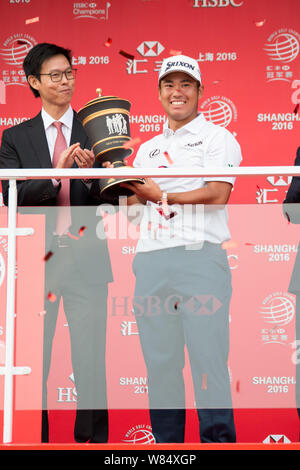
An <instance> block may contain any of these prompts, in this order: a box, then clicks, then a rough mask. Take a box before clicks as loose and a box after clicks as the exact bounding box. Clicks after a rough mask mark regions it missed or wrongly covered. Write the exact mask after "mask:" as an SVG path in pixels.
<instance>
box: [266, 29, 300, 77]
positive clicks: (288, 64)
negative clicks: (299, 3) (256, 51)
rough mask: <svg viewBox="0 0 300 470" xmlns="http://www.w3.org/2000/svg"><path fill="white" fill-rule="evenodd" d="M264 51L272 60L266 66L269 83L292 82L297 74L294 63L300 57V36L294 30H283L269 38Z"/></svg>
mask: <svg viewBox="0 0 300 470" xmlns="http://www.w3.org/2000/svg"><path fill="white" fill-rule="evenodd" d="M263 51H264V52H265V54H266V56H267V58H268V59H269V60H270V63H269V64H268V65H267V66H266V79H267V82H274V81H285V82H290V81H292V79H293V77H294V74H295V72H296V70H294V69H293V67H292V65H293V64H292V62H294V61H295V59H296V58H297V57H298V55H299V51H300V34H299V33H298V32H297V31H294V30H293V29H287V28H281V29H280V30H278V31H275V32H274V33H272V34H271V35H270V36H269V37H268V39H267V42H266V43H265V44H264V47H263Z"/></svg>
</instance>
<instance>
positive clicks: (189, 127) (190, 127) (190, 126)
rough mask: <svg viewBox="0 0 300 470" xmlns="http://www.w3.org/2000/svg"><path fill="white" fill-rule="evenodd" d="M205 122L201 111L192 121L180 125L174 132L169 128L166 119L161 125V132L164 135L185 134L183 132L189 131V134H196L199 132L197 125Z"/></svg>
mask: <svg viewBox="0 0 300 470" xmlns="http://www.w3.org/2000/svg"><path fill="white" fill-rule="evenodd" d="M204 122H205V117H204V115H203V113H200V114H198V116H197V117H195V119H193V120H192V121H190V122H188V123H187V124H186V125H185V126H182V127H180V128H179V129H178V130H177V131H176V132H174V131H172V129H170V128H169V121H168V120H167V121H166V122H165V123H164V125H163V134H164V136H165V137H169V136H171V135H174V134H175V133H176V134H185V133H189V132H190V133H191V134H197V133H198V132H199V127H200V126H202V125H203V124H204Z"/></svg>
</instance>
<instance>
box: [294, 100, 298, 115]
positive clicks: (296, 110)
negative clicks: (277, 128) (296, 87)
mask: <svg viewBox="0 0 300 470" xmlns="http://www.w3.org/2000/svg"><path fill="white" fill-rule="evenodd" d="M298 111H299V103H297V104H296V107H295V109H294V111H293V113H294V114H298Z"/></svg>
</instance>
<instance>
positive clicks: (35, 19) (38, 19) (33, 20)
mask: <svg viewBox="0 0 300 470" xmlns="http://www.w3.org/2000/svg"><path fill="white" fill-rule="evenodd" d="M38 21H40V18H39V17H38V16H36V17H35V18H29V19H28V20H26V21H25V23H26V24H30V23H37V22H38Z"/></svg>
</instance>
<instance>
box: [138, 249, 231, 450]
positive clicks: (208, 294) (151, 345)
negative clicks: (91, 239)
mask: <svg viewBox="0 0 300 470" xmlns="http://www.w3.org/2000/svg"><path fill="white" fill-rule="evenodd" d="M133 269H134V272H135V275H136V288H135V294H134V300H133V306H134V312H135V316H136V321H137V324H138V329H139V335H140V341H141V347H142V351H143V355H144V359H145V363H146V367H147V374H148V390H149V407H150V417H151V425H152V431H153V434H154V436H155V439H156V442H184V434H185V407H186V405H185V384H184V379H183V368H184V365H185V347H186V348H187V351H188V355H189V360H190V366H191V373H192V378H193V385H194V393H195V401H196V407H197V412H198V416H199V424H200V438H201V442H235V440H236V435H235V425H234V419H233V411H232V401H231V390H230V380H229V374H228V366H227V360H228V353H229V304H230V299H231V293H232V289H231V273H230V269H229V266H228V261H227V254H226V252H225V251H224V250H222V248H221V246H220V245H214V244H211V243H204V245H203V247H202V249H199V250H186V249H185V247H179V248H170V249H163V250H157V251H152V252H146V253H138V254H137V255H136V257H135V260H134V263H133Z"/></svg>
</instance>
